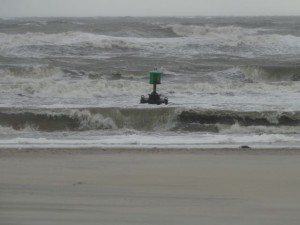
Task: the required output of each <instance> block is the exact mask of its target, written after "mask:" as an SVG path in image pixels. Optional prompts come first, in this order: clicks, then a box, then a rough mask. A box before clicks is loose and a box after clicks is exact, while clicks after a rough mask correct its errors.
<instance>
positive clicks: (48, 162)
mask: <svg viewBox="0 0 300 225" xmlns="http://www.w3.org/2000/svg"><path fill="white" fill-rule="evenodd" d="M0 171H1V172H0V224H1V225H2V224H3V225H25V224H26V225H27V224H28V225H44V224H45V225H48V224H70V225H71V224H72V225H74V224H75V225H76V224H81V225H82V224H111V225H112V224H114V225H115V224H120V225H124V224H141V225H142V224H155V225H157V224H172V225H175V224H189V225H190V224H195V225H199V224H205V225H218V224H222V225H226V224H228V225H235V224H236V225H244V224H246V225H247V224H249V225H250V224H251V225H253V224H264V225H265V224H270V225H277V224H278V225H283V224H288V225H294V224H295V225H299V224H300V150H297V149H294V150H286V149H277V150H272V149H268V150H259V149H257V150H242V149H233V150H230V149H224V150H203V149H202V150H196V149H195V150H176V151H172V150H160V149H153V150H142V149H135V150H129V149H127V150H120V149H114V150H112V149H111V150H104V149H78V150H66V149H65V150H59V149H57V150H47V149H37V150H4V149H2V150H0Z"/></svg>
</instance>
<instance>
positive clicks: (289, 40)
mask: <svg viewBox="0 0 300 225" xmlns="http://www.w3.org/2000/svg"><path fill="white" fill-rule="evenodd" d="M153 68H158V69H159V70H160V71H161V72H162V73H163V76H162V84H161V85H159V86H158V92H159V93H161V94H163V95H165V96H167V97H168V98H169V104H168V105H145V104H140V96H141V95H145V94H148V93H150V92H151V91H152V87H151V85H150V84H149V78H148V72H149V71H151V70H152V69H153ZM244 145H247V146H250V147H299V146H300V17H191V18H187V17H186V18H175V17H174V18H172V17H165V18H159V17H157V18H134V17H122V18H106V17H97V18H2V19H0V148H35V147H37V148H40V147H45V148H52V147H53V148H78V147H145V148H153V147H162V148H195V147H196V148H197V147H205V148H210V147H212V148H214V147H220V148H223V147H239V146H244Z"/></svg>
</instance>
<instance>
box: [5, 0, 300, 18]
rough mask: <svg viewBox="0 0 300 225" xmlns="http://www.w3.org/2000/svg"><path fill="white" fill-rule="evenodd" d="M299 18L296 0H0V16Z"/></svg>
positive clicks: (298, 0)
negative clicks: (287, 16)
mask: <svg viewBox="0 0 300 225" xmlns="http://www.w3.org/2000/svg"><path fill="white" fill-rule="evenodd" d="M224 15H225V16H261V15H263V16H272V15H299V16H300V0H0V17H23V16H45V17H47V16H224Z"/></svg>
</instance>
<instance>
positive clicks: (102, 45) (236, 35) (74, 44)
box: [0, 24, 300, 58]
mask: <svg viewBox="0 0 300 225" xmlns="http://www.w3.org/2000/svg"><path fill="white" fill-rule="evenodd" d="M165 27H166V29H167V28H169V29H170V28H171V29H172V30H173V32H174V33H176V34H177V35H178V36H177V37H165V38H153V37H148V38H147V37H115V36H109V35H102V34H94V33H85V32H78V31H77V32H64V33H56V34H47V33H25V34H5V33H0V52H1V54H2V55H6V56H14V57H20V56H21V57H25V56H27V57H28V56H30V57H49V56H55V57H59V56H64V57H71V56H74V57H75V56H76V57H87V56H89V57H92V56H94V57H95V56H101V55H102V56H103V54H104V52H106V53H107V52H110V53H111V52H118V53H122V54H124V53H126V52H132V51H134V52H135V51H136V54H141V55H142V54H145V53H147V54H149V53H151V54H154V53H158V54H161V55H164V56H165V55H172V56H177V57H178V52H180V53H181V55H182V56H184V57H187V56H190V57H192V56H194V55H199V54H217V55H219V54H225V55H236V56H242V57H250V58H252V57H253V56H255V55H276V54H280V55H282V54H299V53H300V37H296V36H292V35H279V34H261V33H259V29H246V28H241V27H235V26H228V27H214V26H209V25H205V26H195V25H179V24H177V25H167V26H165ZM103 57H104V56H103Z"/></svg>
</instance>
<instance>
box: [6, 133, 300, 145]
mask: <svg viewBox="0 0 300 225" xmlns="http://www.w3.org/2000/svg"><path fill="white" fill-rule="evenodd" d="M299 140H300V137H298V136H296V135H294V136H293V135H289V136H288V135H284V134H261V135H259V134H244V135H225V134H200V133H195V134H181V135H179V134H178V135H177V134H172V135H154V134H149V135H147V134H143V135H140V134H130V135H109V136H106V135H99V136H86V137H84V138H83V137H82V136H81V138H80V137H76V136H72V137H69V138H51V137H47V136H45V137H40V138H21V137H17V138H10V139H2V140H0V148H94V147H118V148H119V147H120V148H122V147H124V148H127V147H130V148H153V147H158V148H224V147H230V148H231V147H240V146H243V145H247V146H251V147H262V148H264V147H272V148H276V147H297V146H299V144H300V141H299Z"/></svg>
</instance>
